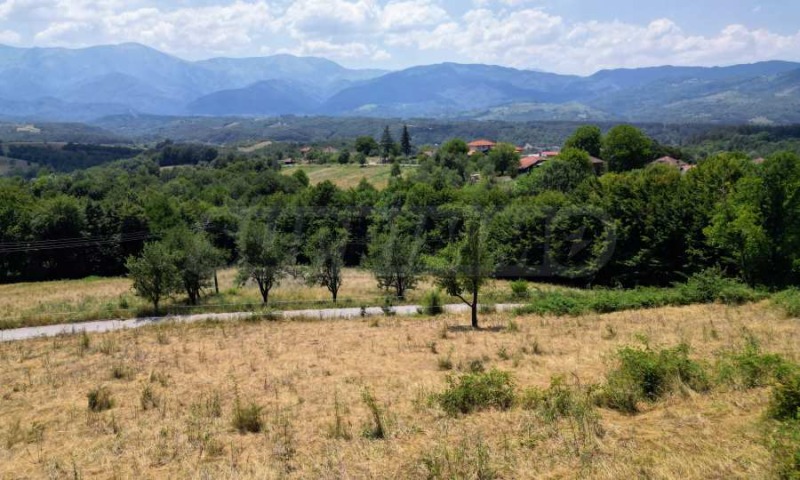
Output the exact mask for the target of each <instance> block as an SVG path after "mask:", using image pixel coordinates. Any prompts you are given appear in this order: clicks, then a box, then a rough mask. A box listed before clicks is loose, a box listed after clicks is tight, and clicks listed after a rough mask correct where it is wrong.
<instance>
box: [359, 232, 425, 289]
mask: <svg viewBox="0 0 800 480" xmlns="http://www.w3.org/2000/svg"><path fill="white" fill-rule="evenodd" d="M422 245H423V242H422V240H419V239H415V238H414V237H412V236H411V235H404V234H402V233H400V232H399V231H398V230H397V229H396V228H395V229H392V231H390V232H389V233H388V234H383V235H378V236H376V238H374V239H373V240H372V242H371V243H370V246H369V257H368V258H367V265H368V266H369V268H370V270H372V273H373V274H374V275H375V278H376V279H377V280H378V288H385V289H393V290H394V291H395V294H396V296H397V298H400V299H402V298H405V294H406V291H407V290H411V289H414V288H415V287H416V286H417V282H418V281H419V278H420V275H421V274H422V272H423V269H424V264H423V261H422Z"/></svg>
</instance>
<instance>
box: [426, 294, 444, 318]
mask: <svg viewBox="0 0 800 480" xmlns="http://www.w3.org/2000/svg"><path fill="white" fill-rule="evenodd" d="M442 313H444V305H443V303H442V292H441V291H439V290H429V291H428V292H427V293H425V296H423V297H422V314H423V315H440V314H442Z"/></svg>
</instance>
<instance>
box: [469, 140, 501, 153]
mask: <svg viewBox="0 0 800 480" xmlns="http://www.w3.org/2000/svg"><path fill="white" fill-rule="evenodd" d="M496 145H497V143H495V142H493V141H491V140H484V139H481V140H475V141H473V142H469V143H468V144H467V146H468V147H469V153H470V155H472V154H474V153H475V152H480V153H489V152H491V151H492V149H493V148H494V147H495V146H496Z"/></svg>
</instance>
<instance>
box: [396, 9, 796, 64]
mask: <svg viewBox="0 0 800 480" xmlns="http://www.w3.org/2000/svg"><path fill="white" fill-rule="evenodd" d="M405 45H414V46H416V47H417V48H420V49H422V50H448V49H449V50H452V51H454V52H456V53H457V54H459V55H460V56H462V57H464V58H466V59H469V60H472V61H480V62H489V63H498V64H502V65H509V66H516V67H521V68H539V69H543V70H549V71H558V72H563V73H582V74H588V73H593V72H595V71H596V70H598V69H601V68H614V67H639V66H654V65H664V64H681V65H695V64H698V65H719V64H726V63H738V62H751V61H759V60H765V59H773V58H788V59H791V58H794V59H798V58H799V57H800V55H799V53H798V52H800V32H798V33H797V34H794V35H779V34H775V33H772V32H769V31H766V30H751V29H748V28H747V27H745V26H743V25H731V26H729V27H727V28H725V29H724V30H722V31H721V32H719V33H718V34H717V35H714V36H709V37H706V36H698V35H690V34H687V33H686V32H684V31H683V30H682V29H681V28H680V27H679V26H678V25H677V24H675V23H674V22H673V21H671V20H670V19H666V18H662V19H657V20H654V21H652V22H651V23H649V24H648V25H634V24H629V23H623V22H597V21H589V22H576V23H569V22H568V21H566V20H565V19H563V18H561V17H559V16H556V15H551V14H548V13H547V12H545V11H544V10H542V9H538V8H522V9H517V10H500V11H493V10H491V9H487V8H477V9H473V10H470V11H468V12H467V13H466V14H464V16H463V17H462V18H461V19H460V20H459V21H457V22H449V23H446V24H442V25H440V26H439V27H438V28H436V29H434V30H433V32H432V33H431V34H430V35H429V36H427V37H424V38H415V39H414V40H413V41H410V40H407V41H406V43H405Z"/></svg>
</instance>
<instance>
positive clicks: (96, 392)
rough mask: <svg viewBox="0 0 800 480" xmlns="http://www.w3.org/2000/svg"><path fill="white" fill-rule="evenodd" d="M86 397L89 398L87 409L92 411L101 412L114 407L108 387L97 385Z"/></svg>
mask: <svg viewBox="0 0 800 480" xmlns="http://www.w3.org/2000/svg"><path fill="white" fill-rule="evenodd" d="M86 397H87V398H88V400H89V410H91V411H93V412H102V411H104V410H108V409H110V408H113V407H114V397H113V396H112V395H111V390H109V389H108V387H105V386H101V387H97V388H95V389H93V390H91V391H90V392H89V393H88V394H87V395H86Z"/></svg>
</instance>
